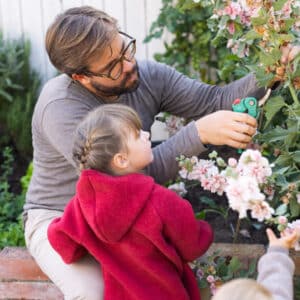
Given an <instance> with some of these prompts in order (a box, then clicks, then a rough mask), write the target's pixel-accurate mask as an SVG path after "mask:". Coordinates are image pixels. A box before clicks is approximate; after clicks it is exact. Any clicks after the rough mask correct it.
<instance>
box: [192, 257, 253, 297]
mask: <svg viewBox="0 0 300 300" xmlns="http://www.w3.org/2000/svg"><path fill="white" fill-rule="evenodd" d="M255 266H256V260H254V259H253V260H252V261H251V262H250V264H249V265H248V264H247V265H246V264H243V263H242V261H240V260H239V259H238V258H237V257H235V256H234V257H232V256H221V255H220V252H219V251H215V252H213V253H212V254H205V255H204V256H202V257H200V258H198V259H196V260H195V261H194V262H193V263H192V264H191V267H192V269H193V270H194V273H195V276H196V279H197V281H198V285H199V287H200V288H205V287H209V288H210V293H211V295H214V294H215V292H216V290H217V288H218V287H219V286H221V285H222V284H223V283H224V282H227V281H229V280H232V279H234V278H239V277H247V278H255V276H256V271H255Z"/></svg>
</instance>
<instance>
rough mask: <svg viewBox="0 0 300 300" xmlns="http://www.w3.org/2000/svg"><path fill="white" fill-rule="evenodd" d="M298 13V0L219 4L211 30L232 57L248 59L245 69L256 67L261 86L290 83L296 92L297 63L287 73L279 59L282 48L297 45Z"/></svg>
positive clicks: (298, 82)
mask: <svg viewBox="0 0 300 300" xmlns="http://www.w3.org/2000/svg"><path fill="white" fill-rule="evenodd" d="M299 13H300V1H299V0H286V1H275V0H231V1H227V0H226V1H225V0H223V1H222V0H221V1H219V2H217V3H216V8H215V9H214V14H213V15H212V16H211V29H212V30H213V31H217V32H218V33H217V36H218V37H220V36H222V37H224V38H225V39H226V40H227V47H228V48H230V49H231V51H232V53H234V54H235V55H237V56H238V57H240V58H245V57H250V58H248V60H247V65H248V66H249V64H250V65H252V66H254V65H255V64H257V66H256V68H255V67H254V69H253V70H254V71H256V73H260V76H257V77H261V79H262V80H263V77H265V79H264V81H265V83H270V82H272V81H283V82H286V81H289V80H291V81H292V84H293V86H294V87H295V88H296V89H298V88H300V77H299V76H298V75H297V74H296V73H297V72H296V69H297V63H295V64H294V65H293V66H290V67H289V69H287V65H286V64H285V63H283V62H281V56H282V49H283V48H284V47H289V46H291V45H292V44H293V43H295V42H299V36H300V34H299V27H300V14H299ZM257 53H259V54H258V55H257ZM258 79H259V78H258Z"/></svg>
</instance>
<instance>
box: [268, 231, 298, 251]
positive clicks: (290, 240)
mask: <svg viewBox="0 0 300 300" xmlns="http://www.w3.org/2000/svg"><path fill="white" fill-rule="evenodd" d="M266 232H267V236H268V240H269V245H270V246H280V247H283V248H286V249H290V248H292V247H293V246H294V244H295V243H296V242H297V240H298V239H299V236H300V234H299V232H298V231H297V230H294V231H292V232H291V233H290V234H285V235H284V236H282V237H280V238H277V237H276V235H275V233H274V232H273V230H272V229H270V228H268V229H267V230H266Z"/></svg>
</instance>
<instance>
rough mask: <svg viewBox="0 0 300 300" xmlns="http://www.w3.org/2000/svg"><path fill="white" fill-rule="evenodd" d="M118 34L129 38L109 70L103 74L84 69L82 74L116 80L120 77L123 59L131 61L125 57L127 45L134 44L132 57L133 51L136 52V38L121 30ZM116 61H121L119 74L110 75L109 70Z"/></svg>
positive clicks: (111, 68) (110, 70)
mask: <svg viewBox="0 0 300 300" xmlns="http://www.w3.org/2000/svg"><path fill="white" fill-rule="evenodd" d="M119 33H120V34H122V35H124V36H126V37H127V38H129V39H130V41H129V43H128V45H127V46H126V47H125V49H124V50H123V51H122V53H121V54H120V56H119V58H118V59H117V60H116V62H115V63H114V64H113V65H112V66H111V67H110V69H109V71H108V73H107V74H104V73H100V74H99V73H95V72H92V71H89V70H87V71H85V72H84V75H86V76H95V77H103V78H109V79H111V80H118V79H119V78H120V76H121V75H122V73H123V61H124V60H126V61H131V60H132V59H131V60H128V59H127V58H126V57H125V54H126V52H127V50H128V49H129V47H130V46H131V45H132V44H133V46H134V54H133V56H132V58H133V57H134V55H135V53H136V39H135V38H133V37H132V36H130V35H129V34H127V33H125V32H123V31H119ZM118 63H121V72H120V75H119V76H118V77H112V76H111V74H110V73H111V72H112V70H113V68H114V67H115V66H116V65H117V64H118Z"/></svg>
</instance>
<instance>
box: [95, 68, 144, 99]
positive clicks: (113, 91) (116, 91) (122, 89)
mask: <svg viewBox="0 0 300 300" xmlns="http://www.w3.org/2000/svg"><path fill="white" fill-rule="evenodd" d="M134 73H137V79H136V80H134V81H133V82H132V83H131V84H130V85H129V86H126V83H127V81H128V79H129V78H130V77H131V75H133V74H134ZM139 84H140V75H139V69H138V65H137V64H135V66H134V68H133V70H132V72H130V73H126V75H125V77H124V79H123V80H122V81H121V82H120V84H119V85H118V86H115V87H106V86H103V85H102V84H99V83H98V82H94V81H91V86H92V87H93V89H94V93H95V94H96V95H97V96H100V97H104V98H114V97H119V96H120V95H122V94H125V93H129V92H133V91H135V90H136V89H137V88H138V86H139Z"/></svg>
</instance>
